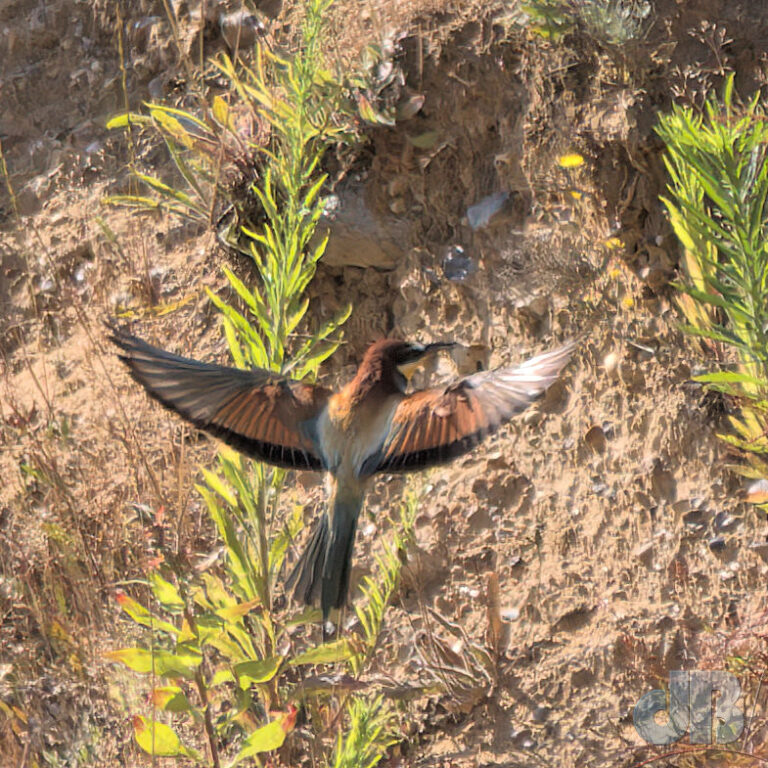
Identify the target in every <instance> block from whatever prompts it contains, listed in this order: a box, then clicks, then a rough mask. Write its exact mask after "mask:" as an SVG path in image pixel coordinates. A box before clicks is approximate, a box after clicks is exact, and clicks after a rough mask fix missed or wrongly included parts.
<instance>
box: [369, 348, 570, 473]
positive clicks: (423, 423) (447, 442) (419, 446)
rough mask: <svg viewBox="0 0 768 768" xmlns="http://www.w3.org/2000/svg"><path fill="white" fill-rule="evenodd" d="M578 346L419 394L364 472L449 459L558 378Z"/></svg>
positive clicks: (408, 401) (398, 415)
mask: <svg viewBox="0 0 768 768" xmlns="http://www.w3.org/2000/svg"><path fill="white" fill-rule="evenodd" d="M574 347H575V342H570V343H568V344H566V345H564V346H562V347H560V348H558V349H555V350H553V351H551V352H546V353H545V354H543V355H539V356H537V357H533V358H531V359H530V360H528V361H526V362H525V363H523V364H522V365H520V366H518V367H516V368H499V369H497V370H495V371H483V372H482V373H476V374H473V375H472V376H466V377H465V378H463V379H459V381H457V382H454V383H452V384H450V385H449V386H447V387H438V388H433V389H425V390H420V391H418V392H414V393H413V394H411V395H408V396H407V397H405V398H404V399H403V400H402V401H401V402H400V404H399V405H398V406H397V408H396V410H395V413H394V415H393V418H392V423H391V426H390V430H389V434H388V436H387V438H386V440H385V441H384V444H383V446H382V447H381V449H380V450H379V451H378V452H377V453H376V454H374V455H372V456H370V457H369V458H368V459H367V460H366V462H365V464H364V466H363V473H364V474H373V473H374V472H409V471H413V470H417V469H425V468H426V467H431V466H434V465H436V464H442V463H443V462H446V461H450V460H451V459H454V458H456V457H457V456H461V455H462V454H464V453H467V452H469V451H470V450H472V448H474V447H475V446H476V445H477V444H478V443H479V442H480V441H481V440H482V439H483V438H484V437H486V436H487V435H490V434H492V433H494V432H496V430H498V428H499V427H500V426H502V425H503V424H504V423H506V422H507V421H509V420H510V419H511V418H512V417H513V416H515V415H516V414H518V413H520V412H521V411H524V410H525V409H526V408H527V407H528V406H529V405H530V404H531V403H532V402H533V401H534V400H536V399H537V398H538V397H539V396H540V395H542V394H543V393H544V391H545V390H546V389H547V388H548V387H549V386H550V385H551V384H552V383H553V382H554V381H555V379H557V377H558V375H559V374H560V371H561V370H562V368H563V367H564V366H565V364H566V363H567V362H568V360H569V359H570V357H571V353H572V352H573V349H574Z"/></svg>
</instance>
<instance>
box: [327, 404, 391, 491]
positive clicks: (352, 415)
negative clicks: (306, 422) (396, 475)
mask: <svg viewBox="0 0 768 768" xmlns="http://www.w3.org/2000/svg"><path fill="white" fill-rule="evenodd" d="M401 399H402V395H388V396H387V397H385V398H377V399H375V400H374V399H373V398H372V399H370V400H363V401H362V402H360V403H357V404H355V405H350V404H349V400H348V398H346V397H345V396H344V393H343V392H341V393H339V394H336V395H333V396H332V397H331V399H330V400H329V401H328V405H327V407H326V408H325V410H324V411H323V413H322V415H321V417H320V420H319V424H318V437H319V443H320V447H321V450H322V452H323V455H324V458H325V462H326V466H327V467H328V469H329V471H330V472H331V473H332V474H334V475H336V476H337V477H338V476H343V475H350V476H355V477H356V476H358V475H359V474H360V469H361V467H362V465H363V462H364V461H365V460H366V458H368V456H370V455H371V454H373V453H375V452H376V451H378V450H379V448H380V447H381V446H382V444H383V443H384V441H385V440H386V438H387V435H388V433H389V428H390V425H391V423H392V416H393V415H394V412H395V409H396V408H397V405H398V403H399V402H400V400H401Z"/></svg>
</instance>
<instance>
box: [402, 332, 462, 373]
mask: <svg viewBox="0 0 768 768" xmlns="http://www.w3.org/2000/svg"><path fill="white" fill-rule="evenodd" d="M455 346H456V342H453V341H438V342H435V343H433V344H419V343H418V342H412V341H401V342H399V344H398V345H397V346H393V347H392V349H391V360H392V362H393V363H394V364H395V366H396V368H397V369H398V371H400V373H402V374H403V376H405V378H406V380H407V381H410V380H411V377H412V376H413V374H414V373H415V372H416V370H417V369H418V368H419V367H420V366H421V365H423V364H424V363H425V362H426V361H427V360H428V359H429V358H430V357H431V356H432V355H434V354H435V353H437V352H439V351H440V350H441V349H451V348H452V347H455Z"/></svg>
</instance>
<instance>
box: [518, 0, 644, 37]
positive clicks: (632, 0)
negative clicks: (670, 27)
mask: <svg viewBox="0 0 768 768" xmlns="http://www.w3.org/2000/svg"><path fill="white" fill-rule="evenodd" d="M520 9H521V10H522V11H523V13H524V14H525V16H526V17H527V22H526V26H527V28H528V29H530V30H531V32H533V33H535V34H537V35H539V36H540V37H543V38H545V39H549V40H553V41H554V42H557V41H559V40H561V39H562V38H563V37H564V36H565V35H567V34H569V33H570V32H572V31H574V30H575V29H577V28H579V29H582V30H583V31H584V32H585V33H586V34H587V35H589V37H591V38H592V39H593V40H595V41H596V42H598V43H600V44H601V45H605V46H614V47H618V46H622V45H626V44H627V43H629V42H631V41H633V40H636V39H638V38H640V37H642V35H643V33H644V30H645V27H646V25H647V19H648V16H649V15H650V12H651V4H650V3H649V2H648V0H530V2H527V3H523V4H522V5H521V6H520Z"/></svg>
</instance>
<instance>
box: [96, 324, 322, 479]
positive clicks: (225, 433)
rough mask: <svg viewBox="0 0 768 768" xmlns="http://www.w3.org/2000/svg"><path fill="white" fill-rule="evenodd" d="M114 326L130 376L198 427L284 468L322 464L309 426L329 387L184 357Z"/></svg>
mask: <svg viewBox="0 0 768 768" xmlns="http://www.w3.org/2000/svg"><path fill="white" fill-rule="evenodd" d="M111 330H112V336H111V337H110V338H111V340H112V341H113V342H114V343H115V344H117V346H119V347H120V348H121V349H122V350H123V353H124V354H122V355H120V359H121V360H122V361H123V362H124V363H125V364H126V365H127V366H128V371H129V372H130V374H131V376H132V377H133V378H134V379H135V380H136V381H138V382H139V384H141V385H142V386H143V387H144V388H145V389H146V390H147V392H148V394H150V395H151V396H152V397H153V398H155V400H157V401H159V402H160V403H162V405H164V406H165V407H166V408H169V409H171V410H173V411H176V413H178V414H180V415H181V416H183V417H184V418H185V419H187V420H188V421H190V422H191V423H192V424H194V425H195V426H196V427H197V428H198V429H202V430H204V431H206V432H208V433H210V434H212V435H214V436H215V437H218V438H219V439H220V440H222V441H224V442H225V443H228V444H229V445H231V446H232V447H233V448H236V449H237V450H238V451H240V452H242V453H244V454H246V455H248V456H252V457H254V458H257V459H261V460H262V461H266V462H269V463H270V464H274V465H276V466H279V467H286V468H291V469H322V468H323V460H322V456H321V454H320V452H319V451H318V449H317V446H316V444H315V440H314V436H313V434H312V429H311V426H312V423H313V420H314V419H315V418H316V417H317V415H318V414H319V413H320V411H321V410H322V409H323V407H324V406H325V403H326V402H327V400H328V398H329V397H330V394H331V393H330V391H329V390H327V389H323V388H322V387H317V386H312V385H311V384H306V383H302V382H300V381H293V380H291V379H289V378H287V377H285V376H281V375H279V374H276V373H272V372H270V371H266V370H262V369H254V370H250V371H243V370H240V369H238V368H228V367H225V366H222V365H212V364H209V363H201V362H199V361H197V360H191V359H189V358H186V357H179V356H178V355H173V354H171V353H170V352H165V351H164V350H162V349H158V348H157V347H153V346H151V345H150V344H147V343H146V342H145V341H142V340H141V339H139V338H137V337H136V336H132V335H131V334H129V333H126V332H124V331H121V330H118V329H116V328H112V329H111Z"/></svg>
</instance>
